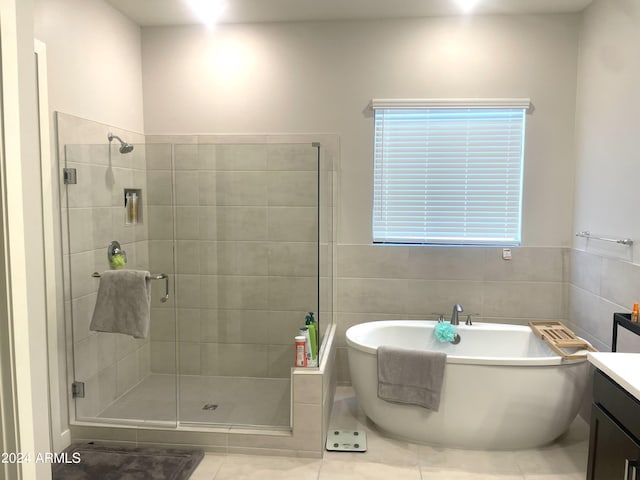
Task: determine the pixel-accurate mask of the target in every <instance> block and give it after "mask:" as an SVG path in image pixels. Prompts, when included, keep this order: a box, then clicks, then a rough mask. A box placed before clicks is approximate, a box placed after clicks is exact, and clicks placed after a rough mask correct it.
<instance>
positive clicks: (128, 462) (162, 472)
mask: <svg viewBox="0 0 640 480" xmlns="http://www.w3.org/2000/svg"><path fill="white" fill-rule="evenodd" d="M64 452H65V453H66V456H65V458H66V462H64V463H54V464H53V465H52V469H51V471H52V474H53V480H98V479H100V480H187V479H188V478H189V477H190V476H191V474H192V473H193V471H194V470H195V468H196V467H197V466H198V464H199V463H200V460H202V457H203V456H204V453H203V452H202V451H198V450H180V449H173V448H144V447H120V446H114V445H101V444H94V443H76V444H73V445H71V446H69V447H67V448H66V449H65V451H64ZM78 459H79V460H80V462H79V463H73V462H74V461H77V460H78Z"/></svg>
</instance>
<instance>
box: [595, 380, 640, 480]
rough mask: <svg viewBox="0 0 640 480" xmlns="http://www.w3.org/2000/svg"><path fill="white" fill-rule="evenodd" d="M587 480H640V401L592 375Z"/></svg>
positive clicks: (616, 386)
mask: <svg viewBox="0 0 640 480" xmlns="http://www.w3.org/2000/svg"><path fill="white" fill-rule="evenodd" d="M593 401H594V404H593V409H592V413H591V433H590V438H589V462H588V466H587V480H640V401H638V400H637V399H636V398H635V397H633V396H632V395H631V394H629V393H628V392H627V391H626V390H625V389H623V388H622V387H621V386H620V385H618V384H617V383H616V382H615V381H613V380H612V379H611V378H609V377H608V376H607V375H605V374H604V373H602V372H601V371H600V370H597V371H596V372H595V376H594V379H593Z"/></svg>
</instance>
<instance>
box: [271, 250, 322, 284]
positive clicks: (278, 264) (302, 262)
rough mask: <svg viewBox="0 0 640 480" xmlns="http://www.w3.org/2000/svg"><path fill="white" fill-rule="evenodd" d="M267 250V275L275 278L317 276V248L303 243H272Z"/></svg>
mask: <svg viewBox="0 0 640 480" xmlns="http://www.w3.org/2000/svg"><path fill="white" fill-rule="evenodd" d="M266 248H268V257H267V256H265V257H266V258H268V263H269V265H268V273H269V275H276V276H307V277H309V276H313V275H317V274H318V246H317V244H315V243H304V242H277V243H275V242H272V243H269V244H268V245H267V246H266Z"/></svg>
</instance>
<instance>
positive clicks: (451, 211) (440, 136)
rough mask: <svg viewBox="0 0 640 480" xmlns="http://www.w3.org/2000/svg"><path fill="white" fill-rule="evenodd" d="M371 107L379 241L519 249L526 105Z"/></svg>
mask: <svg viewBox="0 0 640 480" xmlns="http://www.w3.org/2000/svg"><path fill="white" fill-rule="evenodd" d="M372 104H373V109H374V112H375V146H374V199H373V241H374V243H406V244H443V245H519V244H520V231H521V223H522V220H521V212H522V171H523V153H524V131H525V115H526V111H527V108H528V107H529V101H528V100H523V99H515V100H436V101H433V100H374V101H373V102H372Z"/></svg>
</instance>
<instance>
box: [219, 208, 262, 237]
mask: <svg viewBox="0 0 640 480" xmlns="http://www.w3.org/2000/svg"><path fill="white" fill-rule="evenodd" d="M216 215H217V239H218V240H245V241H259V240H266V239H267V217H269V219H270V218H271V212H270V211H269V215H267V208H266V207H250V206H249V207H244V206H224V207H218V208H217V209H216Z"/></svg>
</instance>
